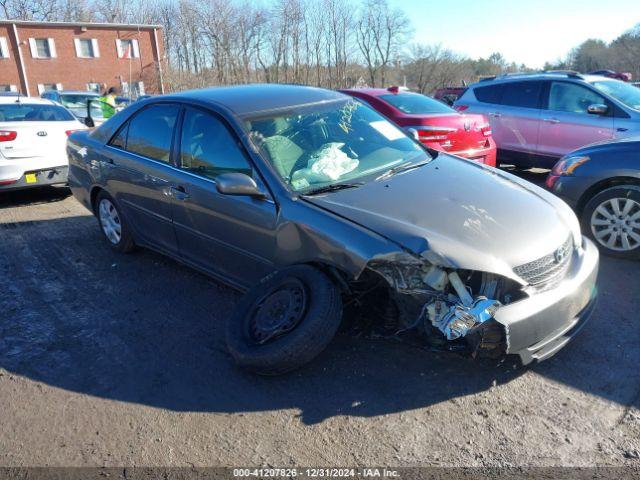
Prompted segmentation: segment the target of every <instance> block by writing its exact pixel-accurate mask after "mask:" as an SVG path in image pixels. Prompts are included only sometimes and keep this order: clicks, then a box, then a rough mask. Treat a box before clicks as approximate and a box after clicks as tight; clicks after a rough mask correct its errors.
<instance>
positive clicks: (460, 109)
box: [453, 105, 469, 112]
mask: <svg viewBox="0 0 640 480" xmlns="http://www.w3.org/2000/svg"><path fill="white" fill-rule="evenodd" d="M453 108H455V109H456V110H457V111H459V112H464V111H465V110H467V109H468V108H469V105H454V106H453Z"/></svg>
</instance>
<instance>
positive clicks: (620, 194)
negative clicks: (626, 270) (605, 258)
mask: <svg viewBox="0 0 640 480" xmlns="http://www.w3.org/2000/svg"><path fill="white" fill-rule="evenodd" d="M616 212H619V214H616ZM581 220H582V229H583V231H584V232H585V233H586V234H587V236H588V237H589V238H591V239H592V240H593V241H594V242H595V244H596V245H598V247H599V248H600V251H601V252H602V253H603V254H605V255H609V256H611V257H616V258H625V259H640V187H637V186H635V185H620V186H616V187H611V188H608V189H606V190H604V191H602V192H600V193H599V194H597V195H596V196H594V197H593V198H592V199H591V200H589V202H588V203H587V204H586V206H585V208H584V210H583V212H582V219H581ZM612 237H614V238H613V239H612Z"/></svg>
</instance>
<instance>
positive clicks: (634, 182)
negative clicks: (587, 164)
mask: <svg viewBox="0 0 640 480" xmlns="http://www.w3.org/2000/svg"><path fill="white" fill-rule="evenodd" d="M623 185H631V186H635V187H638V188H640V178H636V177H628V176H620V177H611V178H606V179H604V180H601V181H599V182H596V183H594V184H593V185H591V186H590V187H589V188H588V189H587V190H585V191H584V193H583V194H582V195H581V196H580V199H579V200H578V203H577V204H576V212H577V213H578V216H580V217H582V214H583V213H584V208H585V207H586V206H587V204H588V203H589V201H590V200H591V199H592V198H593V197H595V196H596V195H598V194H599V193H602V192H604V191H605V190H608V189H609V188H613V187H620V186H623Z"/></svg>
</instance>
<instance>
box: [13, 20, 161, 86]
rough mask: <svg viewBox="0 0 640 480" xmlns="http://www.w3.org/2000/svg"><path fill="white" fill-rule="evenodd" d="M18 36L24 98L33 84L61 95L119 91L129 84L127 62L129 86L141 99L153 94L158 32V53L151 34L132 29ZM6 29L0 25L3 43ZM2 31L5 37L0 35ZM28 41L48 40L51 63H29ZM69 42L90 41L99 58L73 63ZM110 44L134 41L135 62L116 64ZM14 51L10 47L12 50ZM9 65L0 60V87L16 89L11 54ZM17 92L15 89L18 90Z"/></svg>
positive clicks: (44, 30)
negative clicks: (56, 87)
mask: <svg viewBox="0 0 640 480" xmlns="http://www.w3.org/2000/svg"><path fill="white" fill-rule="evenodd" d="M17 28H18V36H19V38H20V43H21V45H20V49H21V51H22V55H23V59H24V63H25V70H26V74H27V78H28V81H29V94H30V95H31V96H38V95H39V94H38V84H45V83H61V84H62V86H63V88H64V90H86V89H87V83H90V82H95V83H101V84H102V83H105V84H107V86H108V87H111V86H114V87H118V88H119V87H120V82H121V80H123V81H125V82H129V63H130V62H131V81H132V82H138V81H143V82H144V85H145V90H146V92H147V93H159V91H160V85H159V78H158V68H157V64H158V53H159V56H160V58H162V57H163V52H162V37H161V32H160V31H157V35H158V43H159V46H158V48H159V52H156V51H155V49H154V47H153V42H154V39H153V29H143V30H140V31H138V30H137V28H132V29H112V28H97V27H94V26H89V25H88V26H87V31H86V32H83V31H82V30H81V28H80V27H69V26H54V25H51V24H48V25H20V24H18V26H17ZM9 29H11V27H10V26H9V28H7V27H6V26H4V25H0V32H2V33H0V36H6V37H7V39H8V41H9V43H11V40H10V39H11V38H12V37H13V35H12V34H11V32H9V31H7V30H9ZM4 31H6V34H5V33H4ZM29 38H53V39H54V42H55V48H56V53H57V58H44V59H40V58H33V57H32V55H31V49H30V48H29ZM74 38H87V39H91V38H95V39H97V40H98V46H99V50H100V57H99V58H78V57H77V56H76V50H75V46H74V42H73V39H74ZM116 38H120V39H134V38H135V39H137V40H138V44H139V48H140V58H133V59H131V60H129V59H120V58H118V53H117V48H116ZM14 48H15V47H14ZM11 53H12V58H11V59H9V61H3V60H1V59H0V65H2V66H4V65H3V64H4V63H8V64H9V65H8V67H9V68H0V84H5V83H11V84H17V85H18V86H20V82H19V81H18V65H19V64H18V59H17V55H16V54H15V51H12V52H11ZM19 88H20V87H19Z"/></svg>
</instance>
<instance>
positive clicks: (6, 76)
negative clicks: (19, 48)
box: [0, 25, 20, 90]
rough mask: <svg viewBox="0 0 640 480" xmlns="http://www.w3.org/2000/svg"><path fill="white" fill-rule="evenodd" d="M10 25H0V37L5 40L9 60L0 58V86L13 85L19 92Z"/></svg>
mask: <svg viewBox="0 0 640 480" xmlns="http://www.w3.org/2000/svg"><path fill="white" fill-rule="evenodd" d="M11 30H12V29H11V26H10V25H0V37H4V38H6V39H7V46H8V47H9V58H0V84H2V85H15V86H16V87H17V88H18V90H20V75H19V73H18V63H17V61H18V59H17V55H16V50H15V45H13V43H12V37H13V34H12V33H11Z"/></svg>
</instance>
